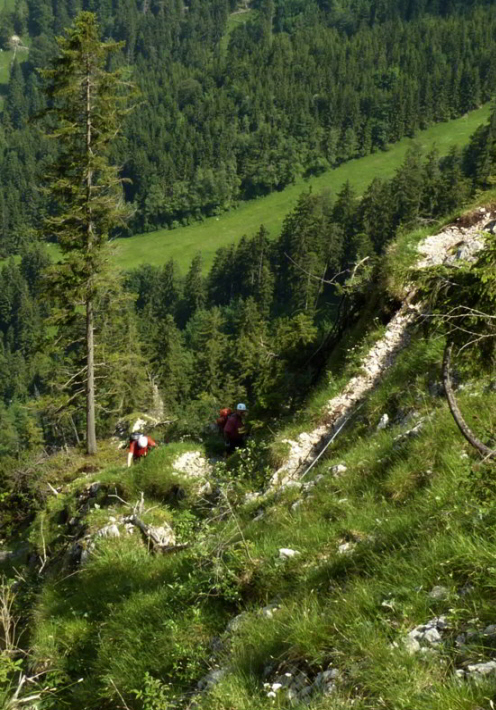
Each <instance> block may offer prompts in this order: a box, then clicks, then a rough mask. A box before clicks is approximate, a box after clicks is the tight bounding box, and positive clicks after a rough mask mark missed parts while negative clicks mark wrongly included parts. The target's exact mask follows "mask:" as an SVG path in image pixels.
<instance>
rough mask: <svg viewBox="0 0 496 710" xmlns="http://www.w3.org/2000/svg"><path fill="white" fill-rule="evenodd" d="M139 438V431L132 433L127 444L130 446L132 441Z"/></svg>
mask: <svg viewBox="0 0 496 710" xmlns="http://www.w3.org/2000/svg"><path fill="white" fill-rule="evenodd" d="M140 436H142V433H141V432H140V431H133V433H132V434H131V436H130V437H129V443H130V444H132V443H133V441H138V439H139V438H140Z"/></svg>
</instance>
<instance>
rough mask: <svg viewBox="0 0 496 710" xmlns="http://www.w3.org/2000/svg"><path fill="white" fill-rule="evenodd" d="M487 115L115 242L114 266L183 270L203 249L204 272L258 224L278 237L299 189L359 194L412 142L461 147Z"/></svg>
mask: <svg viewBox="0 0 496 710" xmlns="http://www.w3.org/2000/svg"><path fill="white" fill-rule="evenodd" d="M489 111H490V107H489V105H487V106H484V107H483V108H481V109H478V110H477V111H473V112H471V113H470V114H467V116H464V117H463V118H459V119H456V120H454V121H450V122H448V123H440V124H436V125H435V126H432V127H431V128H429V129H427V130H426V131H422V132H420V133H419V134H418V135H417V136H416V138H415V139H414V140H412V139H410V138H406V139H404V140H402V141H400V142H399V143H396V144H395V145H393V146H391V148H390V150H388V151H386V152H380V153H374V154H373V155H369V156H367V157H365V158H360V159H358V160H352V161H350V162H348V163H345V164H344V165H341V166H340V167H339V168H336V169H335V170H331V171H329V172H327V173H325V174H324V175H321V176H319V177H315V178H311V179H309V180H303V179H300V180H298V181H297V182H296V183H295V184H294V185H291V186H289V187H287V188H286V189H285V190H283V191H282V192H276V193H272V194H271V195H268V196H267V197H263V198H260V199H258V200H253V201H251V202H245V203H242V204H241V205H240V206H239V207H238V208H237V209H236V210H233V211H232V212H228V213H226V214H224V215H221V216H219V217H211V218H208V219H206V220H205V221H204V222H201V223H197V224H193V225H189V226H186V227H180V228H178V229H174V230H167V229H162V230H158V231H156V232H149V233H147V234H137V235H135V236H133V237H129V238H127V239H121V240H116V242H115V249H116V254H115V259H116V263H117V264H118V265H119V266H120V267H122V268H129V267H130V266H137V265H138V264H142V263H150V264H154V265H160V264H163V263H165V262H166V261H168V259H170V258H174V259H176V261H177V262H178V263H179V265H180V266H181V267H182V268H183V269H187V268H188V267H189V264H190V262H191V260H192V258H193V257H194V256H195V254H196V253H197V252H198V251H201V252H202V255H203V258H204V266H205V269H208V268H209V266H210V265H211V263H212V260H213V257H214V254H215V251H216V250H217V249H218V248H219V247H221V246H226V245H228V244H231V243H232V242H234V241H237V240H238V239H240V238H241V237H242V236H243V235H245V234H246V235H253V234H254V233H255V232H256V231H257V230H258V229H259V227H260V225H261V224H264V225H265V226H266V227H267V229H268V230H269V232H270V234H271V235H272V236H273V237H275V236H277V235H278V234H279V232H280V230H281V227H282V223H283V220H284V217H285V216H286V215H287V214H288V212H289V211H290V210H291V209H292V208H293V207H294V205H295V204H296V201H297V199H298V196H299V195H300V194H301V192H302V191H304V190H308V189H312V190H314V191H316V192H318V191H322V190H331V192H332V193H336V192H338V191H339V189H340V187H341V186H342V185H343V183H345V182H346V181H347V180H349V181H350V182H351V183H352V185H353V186H354V187H355V189H356V190H357V191H358V193H362V192H363V190H364V189H365V188H366V187H367V185H368V184H369V183H370V182H371V181H372V179H373V178H374V177H383V178H390V177H391V176H392V175H393V174H394V172H395V170H396V169H397V168H398V166H399V165H400V164H401V162H402V161H403V158H404V156H405V154H406V152H407V150H408V148H409V147H410V146H411V145H412V144H413V143H414V142H417V143H418V144H419V145H420V146H421V147H422V148H423V149H424V150H425V151H428V150H429V149H431V148H433V147H434V146H436V147H437V148H438V150H439V152H440V153H441V154H445V153H447V152H448V151H449V149H450V148H451V147H452V146H453V145H464V144H465V143H467V141H468V139H469V138H470V136H471V134H472V133H473V132H474V130H475V129H476V128H477V127H478V126H479V125H480V124H481V123H484V122H485V121H486V120H487V118H488V116H489Z"/></svg>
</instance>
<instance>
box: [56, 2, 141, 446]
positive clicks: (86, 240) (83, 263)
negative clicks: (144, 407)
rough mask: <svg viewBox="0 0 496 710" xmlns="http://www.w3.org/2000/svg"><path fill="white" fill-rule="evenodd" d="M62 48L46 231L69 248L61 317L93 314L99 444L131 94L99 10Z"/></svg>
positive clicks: (88, 376) (89, 369) (90, 373)
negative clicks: (101, 377)
mask: <svg viewBox="0 0 496 710" xmlns="http://www.w3.org/2000/svg"><path fill="white" fill-rule="evenodd" d="M58 44H59V54H58V56H57V57H56V59H55V60H54V61H53V63H52V66H51V68H50V69H48V70H46V71H45V72H44V76H45V79H47V80H48V88H47V96H48V100H49V106H50V108H49V115H51V117H52V119H54V122H55V128H54V130H53V132H52V134H51V135H52V137H55V138H57V140H58V143H59V146H60V151H59V157H58V161H57V163H56V164H55V165H54V166H53V168H54V169H53V171H52V175H51V180H50V195H51V197H52V199H53V201H54V214H53V215H52V216H50V217H49V218H48V219H47V220H46V229H47V231H48V232H49V233H50V234H52V235H54V236H56V238H57V240H58V243H59V245H60V248H61V251H62V253H63V255H64V260H63V262H62V263H61V264H60V265H59V266H58V267H57V268H56V269H55V271H54V273H53V288H54V292H55V294H56V295H57V296H58V297H59V299H60V301H61V302H62V304H64V305H63V312H64V316H63V318H62V319H61V322H66V323H67V322H69V321H70V319H71V318H72V319H74V318H75V317H77V314H78V311H79V309H80V308H81V306H83V307H84V310H85V315H86V333H85V349H86V368H85V377H84V380H85V389H86V434H87V438H86V446H87V452H88V454H95V453H96V449H97V444H96V430H95V372H94V371H95V363H94V349H95V346H94V304H95V299H96V297H97V294H98V293H99V291H100V289H101V288H102V285H103V284H104V282H105V279H106V278H107V277H106V275H105V271H106V261H107V260H106V244H107V240H108V235H109V232H110V231H111V230H112V229H114V228H115V227H116V226H118V225H119V224H121V223H122V221H123V219H124V216H125V212H124V208H123V206H122V185H121V182H122V181H121V179H120V177H119V173H118V169H117V168H116V167H114V166H112V165H110V162H109V150H110V145H111V143H112V140H113V139H114V138H115V136H116V135H117V134H118V132H119V128H120V125H121V122H122V119H123V116H124V114H125V111H126V109H125V104H126V94H129V91H126V90H125V86H124V84H123V81H122V77H121V75H120V73H119V72H109V71H107V70H106V65H107V59H108V57H109V55H110V54H111V53H112V52H114V51H115V50H117V49H118V48H119V47H120V45H119V44H116V43H103V42H100V39H99V28H98V24H97V20H96V16H95V15H94V14H93V13H91V12H82V13H81V14H80V15H79V16H78V17H77V18H76V20H75V22H74V24H73V25H72V27H71V28H70V29H69V30H68V32H67V36H66V37H63V38H60V39H59V40H58Z"/></svg>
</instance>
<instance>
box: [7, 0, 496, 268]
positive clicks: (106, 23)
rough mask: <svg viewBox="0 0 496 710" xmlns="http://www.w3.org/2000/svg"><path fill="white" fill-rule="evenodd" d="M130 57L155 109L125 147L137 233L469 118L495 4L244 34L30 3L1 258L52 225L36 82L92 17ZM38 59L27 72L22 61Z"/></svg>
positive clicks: (478, 96)
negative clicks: (67, 32)
mask: <svg viewBox="0 0 496 710" xmlns="http://www.w3.org/2000/svg"><path fill="white" fill-rule="evenodd" d="M81 8H84V9H90V10H95V11H96V12H97V13H98V16H99V20H100V23H101V26H102V30H103V36H104V37H105V38H113V39H116V40H119V41H122V42H123V48H122V52H121V53H120V55H119V58H118V59H117V60H115V61H116V62H117V63H121V64H122V65H123V66H127V67H129V75H130V77H131V78H134V80H136V81H137V83H138V84H139V87H140V89H141V99H140V101H139V105H138V107H137V108H136V110H135V111H134V112H133V113H132V114H131V116H130V117H129V120H128V122H127V125H126V129H125V135H124V136H123V137H122V139H121V140H120V141H119V142H118V143H117V144H116V146H115V151H114V153H115V154H114V160H115V162H116V163H117V164H118V165H121V166H122V171H123V175H124V177H126V178H127V179H128V182H127V183H126V186H125V191H126V199H127V201H128V202H129V203H130V205H131V206H132V208H133V210H134V216H133V219H132V220H131V221H130V223H129V229H130V230H131V231H132V232H139V231H145V230H150V229H156V228H158V227H162V226H171V227H173V226H176V225H178V224H184V223H187V222H189V221H191V220H196V219H200V218H202V216H204V215H212V214H217V213H219V212H220V211H222V210H226V209H229V208H230V207H232V206H233V205H235V204H236V202H237V201H239V200H240V199H249V198H253V197H256V196H259V195H263V194H267V193H268V192H270V191H273V190H280V189H282V188H284V186H285V185H287V184H288V183H291V181H293V180H294V179H295V178H296V177H297V176H299V175H311V174H317V173H319V172H321V171H324V170H327V169H329V168H331V167H333V166H336V165H338V164H339V163H341V162H343V161H346V160H349V159H351V158H354V157H357V156H362V155H365V154H367V153H370V152H371V151H375V150H382V149H385V148H386V147H387V145H388V144H389V143H391V142H393V141H397V140H399V139H400V138H401V137H403V136H405V135H408V136H412V135H414V134H415V131H416V130H417V129H418V128H422V127H425V126H427V125H429V124H431V123H432V122H436V121H443V120H447V119H449V118H452V117H455V116H459V115H462V114H464V113H465V112H466V111H468V110H470V109H473V108H475V107H476V106H479V105H481V103H483V102H485V101H488V100H489V99H490V97H491V95H492V92H493V91H494V89H495V87H496V54H495V52H496V50H495V48H494V42H493V37H494V33H495V29H496V12H495V6H494V3H491V2H473V1H471V2H434V1H433V2H430V1H428V0H426V1H425V2H415V3H414V2H396V1H395V0H384V1H383V2H371V0H363V1H361V2H358V1H357V2H347V3H344V2H342V3H339V2H334V1H327V0H326V1H324V0H319V1H318V2H317V0H305V2H303V1H302V0H277V1H275V2H274V0H258V2H256V3H254V12H252V13H250V19H249V21H247V22H246V23H245V24H243V25H240V26H236V27H235V28H234V29H232V31H230V30H231V27H230V26H229V13H230V12H232V11H238V12H242V11H243V9H244V8H237V2H234V0H208V2H199V1H198V0H196V1H195V0H192V2H191V3H190V4H189V5H187V4H185V3H183V2H182V1H181V0H164V1H162V2H154V1H153V0H143V2H141V0H140V1H139V2H138V1H135V0H126V2H120V1H118V0H116V1H115V2H113V3H109V2H104V1H103V0H98V2H91V3H84V2H73V1H72V0H71V1H70V2H66V1H65V0H62V1H60V2H59V1H57V2H55V1H53V2H52V1H50V0H17V2H16V5H15V9H14V10H13V11H12V12H10V11H6V10H4V11H3V13H2V22H1V25H2V37H0V42H1V43H2V44H3V47H4V49H6V48H8V47H9V46H11V45H10V44H9V42H10V41H11V37H12V35H13V34H16V35H17V36H18V37H20V38H21V40H23V41H24V40H25V41H26V42H27V41H28V38H29V43H30V51H29V55H28V58H27V59H26V53H25V52H18V53H17V59H16V60H15V61H14V63H13V65H12V67H11V73H10V81H9V83H8V86H7V87H5V100H4V104H3V112H2V118H1V127H2V130H1V152H0V211H1V215H2V219H1V223H0V254H1V255H3V256H6V255H8V254H11V253H13V252H16V251H19V250H20V248H21V245H22V243H23V242H26V241H29V239H30V234H31V233H32V230H33V229H36V228H37V227H38V226H39V223H40V214H42V213H43V212H44V211H47V210H50V201H49V199H48V198H47V196H46V195H45V194H44V193H43V191H42V190H40V187H41V185H42V183H43V176H44V174H45V172H46V166H47V163H48V162H49V161H50V160H51V158H52V155H53V153H54V151H55V150H56V144H55V143H54V141H50V140H46V139H42V138H41V135H40V125H39V123H37V122H36V121H33V117H35V116H37V115H39V114H40V112H42V110H43V108H44V106H45V102H46V100H45V98H44V95H43V92H42V82H41V79H40V76H39V73H38V70H39V69H40V68H43V67H45V66H46V64H47V62H48V61H49V59H50V57H51V56H53V53H54V51H55V36H56V35H57V34H60V33H62V32H63V30H64V27H66V26H68V25H69V24H70V21H71V19H72V18H73V17H74V16H75V14H76V13H77V12H78V11H79V10H80V9H81ZM22 60H24V61H22Z"/></svg>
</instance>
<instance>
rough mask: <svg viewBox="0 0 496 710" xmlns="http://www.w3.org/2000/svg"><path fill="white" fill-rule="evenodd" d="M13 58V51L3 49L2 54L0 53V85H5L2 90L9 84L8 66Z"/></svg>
mask: <svg viewBox="0 0 496 710" xmlns="http://www.w3.org/2000/svg"><path fill="white" fill-rule="evenodd" d="M13 58H14V52H13V50H6V49H4V50H3V52H0V84H4V85H5V87H3V88H4V90H5V89H6V88H7V87H6V85H7V84H8V82H9V76H10V65H11V63H12V59H13Z"/></svg>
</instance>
